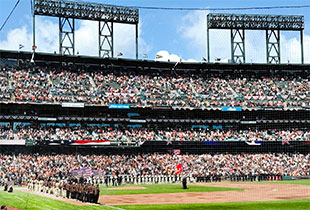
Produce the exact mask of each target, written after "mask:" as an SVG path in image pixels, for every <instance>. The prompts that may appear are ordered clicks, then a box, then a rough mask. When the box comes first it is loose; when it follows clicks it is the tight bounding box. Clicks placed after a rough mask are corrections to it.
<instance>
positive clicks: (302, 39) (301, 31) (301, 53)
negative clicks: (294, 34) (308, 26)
mask: <svg viewBox="0 0 310 210" xmlns="http://www.w3.org/2000/svg"><path fill="white" fill-rule="evenodd" d="M300 51H301V52H300V56H301V64H304V33H303V30H300Z"/></svg>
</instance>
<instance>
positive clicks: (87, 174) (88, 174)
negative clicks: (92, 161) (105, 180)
mask: <svg viewBox="0 0 310 210" xmlns="http://www.w3.org/2000/svg"><path fill="white" fill-rule="evenodd" d="M82 171H83V177H85V178H87V177H91V176H92V175H93V171H92V169H91V168H83V169H82Z"/></svg>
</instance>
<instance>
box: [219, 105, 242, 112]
mask: <svg viewBox="0 0 310 210" xmlns="http://www.w3.org/2000/svg"><path fill="white" fill-rule="evenodd" d="M222 111H230V112H236V111H239V112H240V111H242V107H227V106H225V107H222Z"/></svg>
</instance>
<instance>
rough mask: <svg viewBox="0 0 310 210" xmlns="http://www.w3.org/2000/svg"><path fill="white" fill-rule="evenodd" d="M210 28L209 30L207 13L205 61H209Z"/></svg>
mask: <svg viewBox="0 0 310 210" xmlns="http://www.w3.org/2000/svg"><path fill="white" fill-rule="evenodd" d="M209 33H210V30H209V15H207V61H208V63H210V35H209Z"/></svg>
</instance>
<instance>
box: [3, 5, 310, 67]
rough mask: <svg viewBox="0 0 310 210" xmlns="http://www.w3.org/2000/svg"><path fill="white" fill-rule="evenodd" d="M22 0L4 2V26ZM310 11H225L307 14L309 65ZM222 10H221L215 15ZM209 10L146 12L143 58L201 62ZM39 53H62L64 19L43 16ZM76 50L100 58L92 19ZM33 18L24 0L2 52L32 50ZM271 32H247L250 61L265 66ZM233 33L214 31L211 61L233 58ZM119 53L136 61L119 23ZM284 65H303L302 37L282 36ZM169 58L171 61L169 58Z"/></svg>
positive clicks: (308, 56)
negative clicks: (158, 56) (60, 35)
mask: <svg viewBox="0 0 310 210" xmlns="http://www.w3.org/2000/svg"><path fill="white" fill-rule="evenodd" d="M90 2H96V3H106V4H115V5H122V6H158V7H200V8H201V7H204V8H223V7H225V8H227V7H253V6H280V5H307V4H309V5H310V2H309V0H307V1H305V0H295V1H288V0H282V1H279V0H277V1H274V0H256V1H254V0H191V1H189V0H105V1H102V0H90ZM15 3H16V0H0V24H2V23H3V22H4V19H5V18H6V17H7V15H8V14H9V12H10V10H11V9H12V7H13V6H14V4H15ZM309 11H310V8H303V9H273V10H248V11H231V12H230V11H225V13H238V14H240V13H248V14H280V15H295V14H296V15H304V16H305V31H304V32H305V33H304V35H305V36H304V38H305V39H304V42H305V61H306V62H307V63H310V12H309ZM212 12H221V11H212ZM207 13H208V11H166V10H144V9H140V25H139V29H140V34H139V42H140V46H139V51H140V55H139V57H140V58H141V57H142V54H144V53H146V54H148V59H154V58H155V55H156V53H158V52H159V51H168V53H167V52H166V53H164V54H165V55H167V56H168V57H169V56H170V58H171V60H177V59H178V58H179V57H182V58H183V59H184V60H190V61H191V60H192V59H194V60H197V61H200V60H201V58H202V57H205V56H206V43H205V40H206V37H205V30H206V26H205V25H206V24H205V16H206V14H207ZM37 25H38V28H37V32H36V33H37V46H38V51H44V52H54V51H58V19H57V18H50V17H40V18H38V19H37ZM76 27H77V32H76V49H77V51H79V53H80V54H83V55H94V56H96V55H97V54H98V46H97V45H98V43H97V42H98V35H97V33H98V32H97V30H98V25H97V23H95V22H91V21H77V22H76ZM31 37H32V19H31V10H30V0H21V2H20V4H19V5H18V7H17V9H16V10H15V12H14V13H13V15H12V16H11V18H10V20H9V21H8V23H7V24H6V26H5V27H4V29H3V30H2V31H0V48H1V49H12V50H17V49H18V45H19V44H22V45H24V46H25V47H24V48H23V49H22V50H25V51H30V49H31V45H32V43H31V42H32V38H31ZM264 37H265V34H264V32H263V31H254V32H253V31H247V32H246V40H247V42H246V53H247V62H265V42H264ZM229 40H230V35H229V31H225V30H221V31H219V30H212V32H211V60H214V58H215V57H220V58H222V60H224V59H227V58H229V56H230V46H229ZM115 42H116V43H115V51H116V52H119V51H121V52H123V54H124V55H123V57H128V58H134V56H135V51H134V50H135V48H134V27H132V26H128V25H121V24H118V25H117V26H116V27H115ZM281 53H282V62H283V63H286V62H288V61H289V62H291V63H293V62H299V61H300V49H299V34H298V33H296V32H292V33H290V32H284V33H282V35H281ZM167 56H166V57H167Z"/></svg>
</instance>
